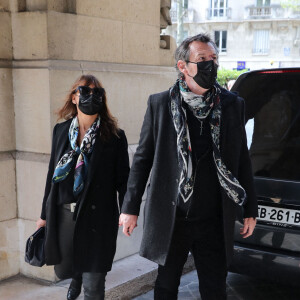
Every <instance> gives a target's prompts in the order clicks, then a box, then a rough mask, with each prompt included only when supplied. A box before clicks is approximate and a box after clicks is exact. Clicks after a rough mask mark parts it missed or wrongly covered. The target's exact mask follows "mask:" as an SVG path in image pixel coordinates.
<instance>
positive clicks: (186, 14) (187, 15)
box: [170, 9, 195, 23]
mask: <svg viewBox="0 0 300 300" xmlns="http://www.w3.org/2000/svg"><path fill="white" fill-rule="evenodd" d="M182 13H183V22H184V23H193V22H194V17H195V15H194V10H193V9H183V10H182ZM170 16H171V20H172V23H177V10H170Z"/></svg>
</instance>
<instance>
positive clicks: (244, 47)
mask: <svg viewBox="0 0 300 300" xmlns="http://www.w3.org/2000/svg"><path fill="white" fill-rule="evenodd" d="M180 1H183V3H182V2H181V3H182V4H181V5H182V6H183V23H184V25H183V31H184V34H183V36H184V37H187V36H193V35H196V34H198V33H200V32H207V33H209V34H210V35H211V37H212V38H213V39H214V40H215V42H216V44H217V46H218V47H219V51H220V64H221V66H223V67H225V68H229V69H235V68H237V69H242V68H248V69H250V70H254V69H259V68H272V67H295V66H299V65H300V3H299V6H298V9H297V8H294V9H293V8H288V7H283V6H282V5H281V3H282V2H283V1H280V0H243V1H239V0H203V1H197V0H180ZM178 6H179V4H178V0H173V1H172V8H171V12H170V13H171V18H172V22H173V25H171V26H169V27H167V29H166V30H165V31H164V33H165V34H168V35H171V36H173V37H175V39H177V23H178V22H177V20H178V8H179V7H178Z"/></svg>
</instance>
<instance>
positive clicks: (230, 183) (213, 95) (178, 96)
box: [170, 80, 246, 205]
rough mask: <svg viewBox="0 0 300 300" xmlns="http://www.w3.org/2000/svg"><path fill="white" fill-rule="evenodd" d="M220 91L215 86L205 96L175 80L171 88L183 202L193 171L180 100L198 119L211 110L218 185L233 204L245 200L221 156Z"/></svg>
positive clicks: (191, 186) (244, 193)
mask: <svg viewBox="0 0 300 300" xmlns="http://www.w3.org/2000/svg"><path fill="white" fill-rule="evenodd" d="M219 94H220V89H219V87H218V86H217V85H215V86H214V87H213V88H212V89H211V90H210V91H208V93H207V94H206V95H205V96H200V95H197V94H194V93H193V92H191V91H190V89H189V88H188V86H187V85H186V83H185V81H183V80H178V81H177V82H176V83H175V84H174V86H173V87H172V88H171V89H170V98H171V113H172V117H173V122H174V127H175V130H176V132H177V151H178V159H179V162H180V164H181V165H182V171H181V175H180V181H179V187H178V192H179V194H180V196H181V198H182V200H183V201H184V202H187V201H188V200H189V199H190V198H191V196H192V194H193V188H194V180H195V178H194V175H195V174H194V172H193V164H192V147H191V140H190V136H189V129H188V124H187V119H186V111H185V109H184V108H183V107H182V100H183V101H185V102H186V103H187V104H188V107H189V109H190V110H191V111H192V112H193V114H194V116H195V117H196V118H197V119H198V120H199V121H202V120H204V119H205V118H206V117H207V116H208V115H210V112H211V116H210V128H211V135H212V141H213V158H214V161H215V164H216V169H217V175H218V178H219V182H220V185H221V187H222V188H223V189H224V191H225V192H226V194H227V195H228V197H229V198H230V199H232V200H233V201H234V202H235V203H237V204H239V205H242V204H243V203H244V201H245V199H246V192H245V190H244V189H243V187H242V186H241V185H240V183H239V182H238V180H237V179H236V178H235V177H234V176H233V174H232V173H231V172H230V171H229V170H228V169H227V167H226V166H225V164H224V162H223V161H222V158H221V153H220V124H221V114H222V111H221V102H220V97H219Z"/></svg>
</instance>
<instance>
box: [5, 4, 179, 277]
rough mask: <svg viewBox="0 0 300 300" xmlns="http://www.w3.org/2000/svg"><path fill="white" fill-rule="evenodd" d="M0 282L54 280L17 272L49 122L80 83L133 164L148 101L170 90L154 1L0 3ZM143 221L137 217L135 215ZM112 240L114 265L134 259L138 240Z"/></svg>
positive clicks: (39, 190) (36, 208)
mask: <svg viewBox="0 0 300 300" xmlns="http://www.w3.org/2000/svg"><path fill="white" fill-rule="evenodd" d="M0 28H1V30H0V125H1V131H0V170H1V171H0V185H1V190H0V207H1V209H0V280H1V279H4V278H7V277H10V276H12V275H15V274H18V273H19V272H21V273H23V274H25V275H28V276H32V277H37V278H42V279H46V280H51V281H53V280H55V279H56V278H55V275H54V272H53V267H42V268H36V267H31V266H29V265H28V264H26V263H25V262H24V248H25V241H26V239H27V238H28V237H29V235H30V234H31V233H33V232H34V230H35V221H36V220H37V218H38V217H39V215H40V210H41V202H42V197H43V192H44V186H45V180H46V173H47V168H48V161H49V154H50V147H51V134H52V128H53V126H54V125H55V123H56V122H57V117H56V115H55V114H54V112H55V111H56V110H57V109H58V108H59V107H61V105H62V103H63V99H64V97H65V95H66V93H67V92H68V90H69V88H70V86H71V85H72V83H73V82H74V81H75V79H76V78H78V77H79V76H80V75H81V74H87V73H90V74H94V75H95V76H96V77H98V78H99V79H100V81H101V82H102V84H103V85H104V87H105V89H106V91H107V95H108V104H109V107H110V108H111V111H112V113H113V115H115V116H116V117H117V118H118V120H119V124H120V127H121V128H123V129H124V130H125V132H126V135H127V138H128V141H129V144H130V145H129V154H130V157H131V159H132V156H133V153H134V151H135V145H136V143H137V142H138V139H139V132H140V128H141V124H142V121H143V116H144V113H145V110H146V103H147V99H148V96H149V95H150V94H151V93H156V92H160V91H163V90H165V89H168V88H169V86H170V85H171V84H172V83H173V82H174V79H175V78H176V74H175V72H174V68H173V65H174V62H173V53H174V50H175V41H174V40H173V39H171V42H170V43H169V47H167V48H169V49H161V48H160V1H159V0H145V1H133V0H114V1H110V0H86V1H74V0H62V1H55V0H48V1H46V0H44V1H37V0H27V1H25V0H21V1H20V0H19V1H17V0H12V1H2V0H0ZM141 216H142V214H141ZM139 225H140V226H139V227H138V228H137V230H136V231H135V233H134V234H133V236H132V237H131V238H130V239H128V238H126V237H125V236H123V235H121V233H120V234H119V238H118V249H117V254H116V257H115V259H119V258H123V257H125V256H128V255H131V254H133V253H136V252H137V251H138V248H139V242H140V239H141V233H142V232H141V230H142V217H141V219H140V220H139Z"/></svg>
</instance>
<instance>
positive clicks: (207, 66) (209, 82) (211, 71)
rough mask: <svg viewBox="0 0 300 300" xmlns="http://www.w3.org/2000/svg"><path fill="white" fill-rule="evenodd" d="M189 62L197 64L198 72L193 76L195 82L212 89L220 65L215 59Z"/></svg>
mask: <svg viewBox="0 0 300 300" xmlns="http://www.w3.org/2000/svg"><path fill="white" fill-rule="evenodd" d="M187 62H188V63H192V64H197V74H196V75H195V76H194V77H192V76H190V75H189V76H190V77H192V78H193V79H194V80H195V82H196V83H197V84H198V85H199V86H200V87H202V88H204V89H210V88H211V87H212V86H213V85H214V84H215V82H216V79H217V71H218V65H217V64H216V63H215V62H214V61H213V60H208V61H201V62H197V63H195V62H192V61H187Z"/></svg>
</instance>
